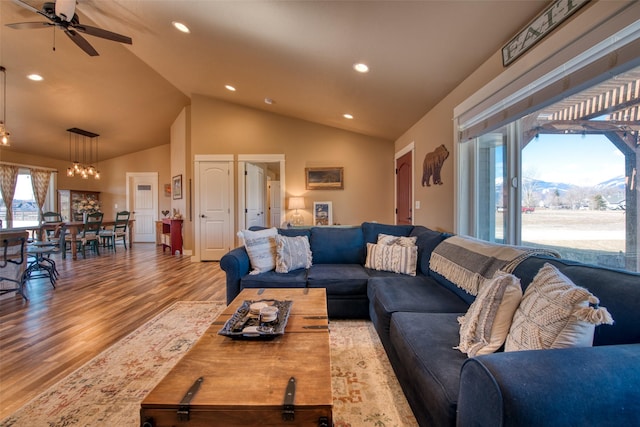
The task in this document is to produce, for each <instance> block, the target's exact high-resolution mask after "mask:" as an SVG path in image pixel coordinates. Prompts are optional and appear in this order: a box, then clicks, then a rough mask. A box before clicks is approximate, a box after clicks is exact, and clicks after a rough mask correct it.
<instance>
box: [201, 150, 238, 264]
mask: <svg viewBox="0 0 640 427" xmlns="http://www.w3.org/2000/svg"><path fill="white" fill-rule="evenodd" d="M198 165H199V166H198V180H199V181H198V182H199V186H198V189H199V194H198V200H199V204H198V209H199V212H198V216H199V218H198V220H199V223H200V260H201V261H219V260H220V258H222V256H223V255H224V254H226V253H227V252H228V251H229V250H230V249H231V245H232V239H231V237H230V233H229V230H230V229H231V195H230V191H229V188H230V180H231V175H230V170H229V163H228V162H199V163H198Z"/></svg>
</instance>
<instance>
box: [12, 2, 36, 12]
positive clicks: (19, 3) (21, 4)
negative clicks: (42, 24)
mask: <svg viewBox="0 0 640 427" xmlns="http://www.w3.org/2000/svg"><path fill="white" fill-rule="evenodd" d="M13 2H14V3H15V4H17V5H19V6H22V7H24V8H25V9H29V10H30V11H31V12H35V13H40V11H39V10H38V9H36V8H35V7H33V6H31V5H30V4H27V3H25V2H23V1H20V0H13Z"/></svg>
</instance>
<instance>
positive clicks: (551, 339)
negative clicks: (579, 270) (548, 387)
mask: <svg viewBox="0 0 640 427" xmlns="http://www.w3.org/2000/svg"><path fill="white" fill-rule="evenodd" d="M599 303H600V301H599V300H598V298H596V297H595V296H594V295H593V294H591V292H589V291H588V290H586V289H584V288H581V287H579V286H576V285H575V284H574V283H573V282H572V281H571V280H570V279H569V278H568V277H567V276H565V275H564V274H562V273H561V272H560V271H559V270H558V269H557V268H556V267H554V266H553V265H551V264H549V263H545V264H544V266H543V267H542V268H541V269H540V271H538V274H536V276H535V277H534V278H533V281H532V282H531V284H530V285H529V287H528V288H527V290H526V291H525V293H524V296H523V297H522V301H521V302H520V306H519V307H518V309H517V310H516V313H515V315H514V316H513V322H512V324H511V329H510V330H509V335H507V341H506V344H505V351H519V350H537V349H548V348H567V347H591V345H592V344H593V334H594V331H595V326H596V325H600V324H603V323H606V324H613V319H612V318H611V315H610V314H609V312H608V311H607V309H606V308H604V307H598V304H599Z"/></svg>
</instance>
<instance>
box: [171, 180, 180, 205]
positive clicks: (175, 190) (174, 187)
mask: <svg viewBox="0 0 640 427" xmlns="http://www.w3.org/2000/svg"><path fill="white" fill-rule="evenodd" d="M171 194H173V200H177V199H182V175H176V176H174V177H173V178H172V179H171Z"/></svg>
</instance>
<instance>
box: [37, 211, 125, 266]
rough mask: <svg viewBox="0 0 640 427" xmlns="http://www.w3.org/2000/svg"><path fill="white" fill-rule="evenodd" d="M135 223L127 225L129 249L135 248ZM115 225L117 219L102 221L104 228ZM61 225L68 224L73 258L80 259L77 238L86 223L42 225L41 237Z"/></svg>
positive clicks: (73, 222)
mask: <svg viewBox="0 0 640 427" xmlns="http://www.w3.org/2000/svg"><path fill="white" fill-rule="evenodd" d="M134 221H135V220H134V219H130V220H129V223H128V224H127V234H128V236H127V237H128V238H129V247H130V248H131V247H133V223H134ZM115 223H116V220H115V219H111V220H103V221H102V226H103V227H109V226H113V225H115ZM61 224H66V227H67V231H68V232H69V234H70V235H71V258H72V259H78V245H77V238H78V234H80V232H81V231H82V229H83V228H84V222H83V221H64V222H45V223H42V224H41V225H40V226H39V235H40V236H43V235H44V233H45V231H46V230H55V229H56V227H58V226H59V225H61Z"/></svg>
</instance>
